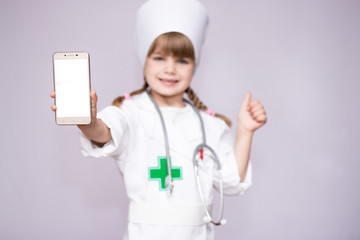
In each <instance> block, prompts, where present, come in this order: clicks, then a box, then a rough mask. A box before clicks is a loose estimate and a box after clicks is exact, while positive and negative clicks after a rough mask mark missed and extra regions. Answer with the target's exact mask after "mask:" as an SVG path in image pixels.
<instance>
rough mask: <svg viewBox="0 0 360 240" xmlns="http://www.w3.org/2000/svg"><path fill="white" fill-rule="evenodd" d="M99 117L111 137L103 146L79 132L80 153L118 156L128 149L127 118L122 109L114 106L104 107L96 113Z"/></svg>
mask: <svg viewBox="0 0 360 240" xmlns="http://www.w3.org/2000/svg"><path fill="white" fill-rule="evenodd" d="M97 118H99V119H101V120H102V121H103V122H104V123H105V124H106V126H107V127H108V128H109V129H110V133H111V137H112V139H111V140H110V141H109V142H107V143H106V144H105V145H104V146H102V147H99V146H97V145H95V144H94V143H93V142H92V141H91V140H90V139H88V138H87V137H86V136H85V135H84V134H83V133H82V132H80V146H81V153H82V155H84V156H85V157H88V156H89V157H118V156H121V155H123V154H126V153H127V151H128V149H127V148H128V145H129V139H130V131H129V124H128V121H127V118H126V117H125V115H124V113H123V111H122V110H121V109H120V108H118V107H115V106H109V107H106V108H105V109H104V110H102V111H101V112H99V113H98V115H97Z"/></svg>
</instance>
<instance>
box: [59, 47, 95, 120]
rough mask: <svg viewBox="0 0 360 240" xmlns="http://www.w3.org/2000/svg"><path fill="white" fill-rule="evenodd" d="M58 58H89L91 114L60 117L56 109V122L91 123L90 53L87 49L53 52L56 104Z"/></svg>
mask: <svg viewBox="0 0 360 240" xmlns="http://www.w3.org/2000/svg"><path fill="white" fill-rule="evenodd" d="M57 59H87V62H88V69H89V99H90V101H89V102H90V104H89V112H90V116H86V117H78V116H73V117H58V116H57V111H55V122H56V124H58V125H88V124H90V123H91V119H92V116H91V97H90V90H91V71H90V54H89V53H88V52H85V51H78V52H55V53H54V54H53V57H52V60H53V83H54V91H55V98H54V102H55V105H56V80H55V60H57Z"/></svg>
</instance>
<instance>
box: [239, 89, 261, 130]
mask: <svg viewBox="0 0 360 240" xmlns="http://www.w3.org/2000/svg"><path fill="white" fill-rule="evenodd" d="M266 121H267V117H266V113H265V110H264V107H263V105H262V104H261V103H260V101H259V100H257V99H256V100H253V101H251V93H250V92H247V93H246V95H245V98H244V100H243V102H242V104H241V106H240V110H239V114H238V130H239V131H248V132H254V131H255V130H256V129H258V128H260V127H261V126H263V125H264V124H265V123H266Z"/></svg>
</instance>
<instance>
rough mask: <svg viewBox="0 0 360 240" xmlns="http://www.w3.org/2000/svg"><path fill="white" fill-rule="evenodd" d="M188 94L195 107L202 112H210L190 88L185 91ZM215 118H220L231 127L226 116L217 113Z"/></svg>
mask: <svg viewBox="0 0 360 240" xmlns="http://www.w3.org/2000/svg"><path fill="white" fill-rule="evenodd" d="M185 92H186V94H187V95H188V97H189V99H190V100H191V101H192V102H193V104H194V106H195V107H197V108H198V109H200V110H202V111H206V110H208V108H207V107H206V106H205V105H204V104H203V103H202V102H201V100H200V99H199V98H198V96H197V95H196V93H195V92H194V91H193V90H192V89H191V88H190V87H188V88H187V89H186V90H185ZM215 117H218V118H220V119H222V120H224V121H225V123H226V124H227V125H228V126H229V127H231V121H230V119H228V118H227V117H225V116H224V115H221V114H218V113H215Z"/></svg>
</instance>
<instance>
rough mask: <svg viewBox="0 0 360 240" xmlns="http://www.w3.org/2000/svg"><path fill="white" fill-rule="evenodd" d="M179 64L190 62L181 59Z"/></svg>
mask: <svg viewBox="0 0 360 240" xmlns="http://www.w3.org/2000/svg"><path fill="white" fill-rule="evenodd" d="M178 62H179V63H181V64H188V63H189V62H188V61H187V60H185V59H179V60H178Z"/></svg>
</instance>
